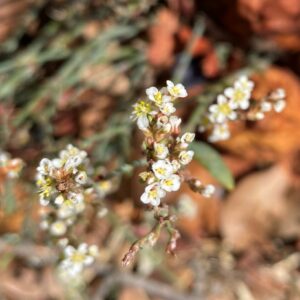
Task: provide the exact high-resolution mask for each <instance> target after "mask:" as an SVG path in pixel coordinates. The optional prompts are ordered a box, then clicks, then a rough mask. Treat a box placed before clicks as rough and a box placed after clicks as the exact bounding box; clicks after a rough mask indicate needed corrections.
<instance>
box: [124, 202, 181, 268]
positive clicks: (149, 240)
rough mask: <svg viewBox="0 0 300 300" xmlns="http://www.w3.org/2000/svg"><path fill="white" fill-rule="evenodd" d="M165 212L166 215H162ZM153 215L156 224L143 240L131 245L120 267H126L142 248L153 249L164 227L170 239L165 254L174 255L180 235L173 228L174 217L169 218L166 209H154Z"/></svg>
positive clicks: (165, 207)
mask: <svg viewBox="0 0 300 300" xmlns="http://www.w3.org/2000/svg"><path fill="white" fill-rule="evenodd" d="M166 212H167V214H166V215H164V214H165V213H166ZM154 213H155V219H156V220H157V223H156V224H155V226H154V227H153V228H152V230H151V231H150V232H149V233H148V234H147V235H145V236H144V237H143V238H141V239H139V240H137V241H136V242H134V243H133V244H132V246H131V247H130V249H129V250H128V252H127V253H126V254H125V255H124V257H123V259H122V265H123V266H128V265H129V264H130V263H131V262H132V261H133V260H134V258H135V256H136V255H137V253H138V252H139V250H141V249H142V248H143V247H144V246H146V245H150V246H151V247H153V246H154V245H155V244H156V242H157V240H158V239H159V236H160V233H161V230H162V229H163V228H164V227H166V228H167V230H168V232H169V235H170V239H169V242H168V244H167V247H166V252H167V253H168V254H172V255H174V250H175V249H176V244H177V240H178V239H179V237H180V234H179V232H178V230H177V229H175V228H174V225H173V223H174V222H175V220H176V217H175V216H172V215H171V216H170V215H169V214H168V207H167V206H164V207H156V208H154Z"/></svg>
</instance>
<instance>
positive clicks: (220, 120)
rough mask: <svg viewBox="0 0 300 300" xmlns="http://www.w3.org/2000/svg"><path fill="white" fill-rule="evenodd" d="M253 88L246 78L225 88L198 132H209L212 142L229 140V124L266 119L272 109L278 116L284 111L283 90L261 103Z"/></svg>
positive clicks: (243, 77)
mask: <svg viewBox="0 0 300 300" xmlns="http://www.w3.org/2000/svg"><path fill="white" fill-rule="evenodd" d="M253 88H254V83H253V82H252V81H251V80H249V79H248V78H247V77H246V76H242V77H240V78H239V79H238V80H237V81H235V82H234V84H233V86H232V87H229V88H226V89H225V90H224V92H223V94H220V95H218V97H217V103H216V104H212V105H210V106H209V108H208V114H207V115H206V116H204V117H203V119H202V121H201V124H200V126H199V131H201V132H203V131H205V130H207V129H208V130H210V136H209V138H208V140H209V141H210V142H217V141H222V140H226V139H228V138H229V137H230V131H229V127H228V121H234V120H251V121H257V120H261V119H263V118H264V115H265V113H266V112H269V111H271V110H272V109H273V110H274V111H275V112H278V113H279V112H281V111H282V110H283V109H284V107H285V105H286V102H285V91H284V90H283V89H277V90H275V91H273V92H272V93H271V94H270V95H269V96H267V97H265V99H263V100H262V101H253V100H252V99H251V93H252V90H253Z"/></svg>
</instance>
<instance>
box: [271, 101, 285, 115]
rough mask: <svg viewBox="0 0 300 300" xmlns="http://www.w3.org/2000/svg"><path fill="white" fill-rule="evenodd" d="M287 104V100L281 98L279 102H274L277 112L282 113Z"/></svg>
mask: <svg viewBox="0 0 300 300" xmlns="http://www.w3.org/2000/svg"><path fill="white" fill-rule="evenodd" d="M285 106H286V102H285V100H279V101H277V102H275V103H274V106H273V107H274V110H275V111H276V112H277V113H280V112H282V111H283V110H284V108H285Z"/></svg>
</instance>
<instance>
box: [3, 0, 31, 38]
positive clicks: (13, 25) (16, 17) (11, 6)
mask: <svg viewBox="0 0 300 300" xmlns="http://www.w3.org/2000/svg"><path fill="white" fill-rule="evenodd" d="M32 4H33V1H32V0H21V1H1V2H0V42H4V41H5V40H6V39H7V38H8V37H9V35H10V34H11V33H12V32H13V31H15V30H16V29H17V28H18V26H20V25H21V22H22V16H23V15H24V14H25V13H26V11H27V10H28V8H29V6H31V5H32Z"/></svg>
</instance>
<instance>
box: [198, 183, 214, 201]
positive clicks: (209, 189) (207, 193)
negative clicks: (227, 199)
mask: <svg viewBox="0 0 300 300" xmlns="http://www.w3.org/2000/svg"><path fill="white" fill-rule="evenodd" d="M215 190H216V188H215V187H214V186H213V185H211V184H208V185H206V186H204V187H203V189H202V190H201V195H202V196H203V197H205V198H210V197H211V196H212V195H213V193H214V192H215Z"/></svg>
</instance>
